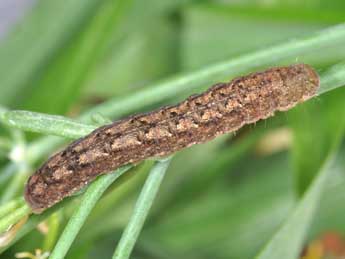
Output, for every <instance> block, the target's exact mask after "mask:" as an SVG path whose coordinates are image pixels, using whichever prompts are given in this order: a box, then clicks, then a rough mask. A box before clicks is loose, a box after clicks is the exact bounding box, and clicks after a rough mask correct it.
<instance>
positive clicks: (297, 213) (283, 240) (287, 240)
mask: <svg viewBox="0 0 345 259" xmlns="http://www.w3.org/2000/svg"><path fill="white" fill-rule="evenodd" d="M330 165H331V161H328V162H327V163H326V165H325V166H324V167H323V168H322V170H321V171H320V174H319V175H318V176H317V178H316V179H315V180H314V182H313V183H312V185H311V186H310V188H309V189H308V191H307V192H306V193H305V195H304V197H303V198H302V200H301V201H300V202H299V203H298V205H297V207H296V209H295V210H294V211H293V213H292V214H291V215H290V217H289V218H288V219H287V220H286V222H285V223H284V224H283V225H282V227H281V228H280V229H279V230H278V232H277V233H276V234H275V235H274V236H273V238H272V239H271V240H270V242H269V243H268V244H267V245H266V246H265V247H264V249H263V250H262V251H261V252H260V254H259V255H258V256H257V257H256V258H257V259H276V258H279V259H291V258H298V255H299V253H300V251H301V248H302V245H303V241H304V238H305V236H306V234H307V231H308V228H309V226H310V224H311V221H312V220H313V216H314V212H315V211H316V209H317V206H318V203H319V201H320V197H321V194H322V190H323V188H324V185H325V183H326V180H327V179H328V177H329V176H330V173H331V170H329V169H330Z"/></svg>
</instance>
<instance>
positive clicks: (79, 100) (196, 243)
mask: <svg viewBox="0 0 345 259" xmlns="http://www.w3.org/2000/svg"><path fill="white" fill-rule="evenodd" d="M60 2H61V3H60ZM264 2H265V1H243V3H237V4H235V3H233V1H208V0H206V1H192V0H189V1H188V0H179V1H160V0H148V1H141V0H131V1H125V0H119V1H114V0H102V1H93V0H87V1H85V0H84V1H79V0H77V1H74V0H73V1H70V0H66V1H55V0H49V1H43V0H42V1H39V2H38V3H37V5H36V7H35V8H34V9H33V11H31V12H30V13H29V14H28V15H27V16H26V17H25V18H24V20H23V22H22V23H20V24H19V25H18V26H17V28H16V29H15V30H14V31H13V32H12V33H11V34H10V36H9V37H8V38H7V39H4V40H3V42H2V43H1V45H0V85H1V90H2V91H1V96H0V105H1V107H0V123H1V131H0V132H1V137H0V163H1V168H0V187H1V188H0V229H1V231H0V232H5V231H6V230H7V229H8V228H9V227H10V226H11V225H13V224H15V223H16V222H18V220H20V219H22V218H24V217H25V216H27V215H30V213H31V212H30V209H29V207H28V206H27V205H26V203H25V201H24V199H23V198H22V191H23V185H24V183H25V180H26V179H27V177H28V176H29V175H30V174H31V173H32V172H33V171H34V168H37V167H38V166H39V163H40V162H42V161H44V160H45V159H46V158H47V157H48V156H49V155H50V154H52V153H53V152H55V151H56V150H57V149H58V148H60V147H61V146H62V145H63V144H64V143H65V142H66V139H77V138H79V137H82V136H84V135H86V134H88V133H89V132H91V131H92V130H94V129H95V128H97V127H98V126H99V125H103V124H106V123H108V121H109V120H110V119H112V120H113V119H118V118H121V117H123V116H125V115H128V114H131V113H134V112H144V111H147V110H150V109H153V108H155V107H158V106H160V105H163V104H171V103H174V102H176V101H177V100H180V99H182V98H185V97H186V96H187V95H188V94H191V93H195V92H198V91H201V90H203V89H206V88H207V87H209V85H210V84H213V83H215V82H219V81H224V80H226V81H228V80H230V79H231V78H233V77H235V76H239V75H242V74H245V73H247V72H251V71H255V70H259V69H262V68H265V67H269V66H277V65H281V64H290V63H296V62H304V63H309V64H311V65H312V66H314V67H316V68H317V70H318V72H319V74H320V79H321V87H320V89H319V92H318V94H319V96H318V97H316V98H314V99H313V100H311V101H309V102H307V103H305V104H302V105H299V106H298V107H296V108H295V109H293V110H292V111H289V112H288V113H278V114H276V116H274V117H273V118H271V119H269V120H265V121H262V122H259V123H258V124H257V125H255V126H254V125H249V126H247V127H245V128H244V129H242V130H240V131H239V132H238V133H237V134H236V135H234V136H231V137H229V136H223V137H220V138H217V139H216V140H214V141H211V142H209V143H206V144H204V145H199V146H193V147H191V148H189V149H186V150H184V151H181V152H179V153H177V154H175V155H174V158H173V159H171V161H170V159H168V160H159V161H146V162H144V163H142V164H141V165H139V166H135V167H134V166H127V167H124V168H120V169H118V170H116V172H114V173H111V174H106V175H103V176H100V177H99V178H98V179H97V180H96V181H95V182H93V183H92V184H90V186H89V187H88V188H87V189H86V190H83V191H81V192H79V193H77V194H76V195H75V196H73V197H70V198H67V199H65V200H64V201H62V202H61V203H59V204H57V205H56V206H54V207H53V208H51V209H49V210H47V211H46V212H44V213H43V214H40V215H30V217H29V219H28V221H27V223H26V224H25V225H24V226H23V227H21V228H20V229H19V230H18V232H17V233H16V235H15V237H14V239H13V240H10V242H9V243H8V244H6V245H5V246H4V247H2V248H0V252H1V255H0V258H13V255H14V253H16V252H22V251H29V252H34V249H36V248H42V249H44V250H45V251H47V250H48V251H49V252H51V257H50V258H55V259H56V258H73V259H77V258H95V257H99V258H110V257H111V256H113V258H117V259H118V258H129V257H131V258H176V257H179V258H188V259H190V258H192V259H193V258H260V259H270V258H272V259H273V258H274V259H276V258H287V259H290V258H297V257H299V255H300V253H301V250H302V249H303V247H304V246H305V245H306V244H307V242H308V241H309V240H311V239H314V238H317V237H320V235H322V234H323V233H324V232H325V231H327V230H330V229H332V230H335V231H337V232H339V233H341V234H345V224H344V222H343V215H344V213H345V205H344V204H345V193H344V191H343V190H344V189H345V175H344V173H343V172H344V170H345V168H344V159H343V157H344V147H343V137H344V130H345V113H344V112H345V109H344V99H345V96H344V95H345V91H344V88H342V86H344V85H345V63H344V62H343V60H344V58H345V51H344V46H345V24H342V22H344V20H345V18H344V17H343V13H344V10H343V8H344V6H343V1H341V0H335V1H332V3H329V1H326V0H322V1H316V0H308V1H285V0H276V1H270V5H264ZM266 4H267V3H266ZM148 7H149V8H148ZM71 117H73V119H71ZM281 129H283V131H280V130H281ZM26 132H34V133H36V134H35V135H32V134H30V135H27V136H26V135H25V134H26ZM276 132H285V133H283V135H280V137H279V139H278V140H275V141H273V144H275V143H278V144H279V143H280V141H282V140H283V139H288V140H287V143H285V142H284V143H285V144H284V143H283V144H282V146H280V148H279V149H278V152H277V151H276V150H275V149H274V148H272V147H271V146H270V144H272V143H271V142H272V141H271V142H270V141H268V140H267V138H266V137H270V136H272V135H275V134H276ZM286 132H288V135H284V134H286ZM37 133H39V134H43V135H49V136H42V137H37ZM280 134H282V133H280ZM289 134H290V135H289ZM262 145H264V146H265V147H266V148H267V147H268V150H269V151H268V153H267V151H265V152H266V153H265V152H264V151H262V149H260V147H262ZM286 145H287V146H286ZM270 147H271V148H270ZM338 149H339V150H340V151H339V152H338ZM260 150H261V151H260ZM287 150H289V151H290V152H287ZM168 166H169V174H166V175H165V172H166V171H167V169H168ZM130 168H131V170H129V169H130ZM163 177H164V178H165V179H164V181H163ZM145 179H146V180H145ZM142 186H143V187H142ZM160 186H161V187H160ZM140 189H141V191H140ZM139 191H140V193H139ZM138 193H139V195H138ZM151 207H152V208H151ZM149 211H150V214H149ZM41 222H44V225H45V226H47V227H48V230H49V231H48V234H43V235H42V234H41V233H38V232H37V231H36V230H35V228H36V227H37V225H38V224H39V223H41ZM144 222H145V226H144ZM41 227H42V225H41ZM121 232H123V234H121ZM6 233H7V234H8V233H9V232H6ZM6 233H5V234H6ZM3 237H4V236H3ZM116 244H117V245H116ZM115 247H116V249H115ZM114 250H115V252H114ZM131 254H132V255H131Z"/></svg>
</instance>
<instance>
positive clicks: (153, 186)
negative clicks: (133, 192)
mask: <svg viewBox="0 0 345 259" xmlns="http://www.w3.org/2000/svg"><path fill="white" fill-rule="evenodd" d="M170 160H171V158H168V159H166V160H164V161H159V162H157V163H156V165H155V166H154V167H153V168H152V169H151V171H150V174H149V176H148V178H147V180H146V182H145V184H144V187H143V189H142V191H141V193H140V196H139V198H138V200H137V203H136V205H135V208H134V211H133V213H132V216H131V218H130V220H129V223H128V225H127V227H126V229H125V231H124V232H123V234H122V237H121V239H120V242H119V244H118V246H117V248H116V250H115V253H114V255H113V259H126V258H129V256H130V254H131V252H132V250H133V248H134V245H135V242H136V240H137V239H138V236H139V233H140V231H141V229H142V228H143V225H144V222H145V219H146V217H147V215H148V213H149V210H150V208H151V206H152V204H153V201H154V198H155V197H156V195H157V192H158V189H159V186H160V184H161V182H162V180H163V177H164V175H165V172H166V170H167V169H168V166H169V163H170Z"/></svg>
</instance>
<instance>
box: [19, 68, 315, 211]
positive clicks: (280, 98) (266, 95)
mask: <svg viewBox="0 0 345 259" xmlns="http://www.w3.org/2000/svg"><path fill="white" fill-rule="evenodd" d="M318 87H319V77H318V75H317V73H316V72H315V71H314V70H313V69H312V68H311V67H310V66H309V65H305V64H297V65H291V66H288V67H274V68H271V69H269V70H266V71H264V72H258V73H253V74H250V75H247V76H244V77H239V78H236V79H234V80H232V81H231V82H229V83H219V84H216V85H214V86H212V87H211V88H210V89H209V90H207V91H206V92H204V93H202V94H199V95H193V96H190V97H189V98H188V99H186V100H185V101H182V102H181V103H179V104H177V105H175V106H168V107H162V108H160V109H157V110H155V111H152V112H150V113H145V114H138V115H134V116H131V117H128V118H125V119H122V120H119V121H116V122H114V123H112V124H110V125H106V126H103V127H100V128H98V129H96V130H95V131H93V132H92V133H90V134H89V135H87V136H86V137H84V138H81V139H79V140H77V141H75V142H73V143H72V144H70V145H69V146H68V147H67V148H66V149H65V150H63V151H61V152H59V153H57V154H55V155H54V156H52V157H51V158H50V159H49V160H48V161H47V162H45V163H44V164H43V165H42V167H41V168H39V169H38V170H37V172H36V173H35V174H34V175H32V176H31V177H30V179H29V180H28V183H27V185H26V190H25V199H26V201H27V202H28V203H29V205H30V206H31V208H32V210H33V212H34V213H41V212H42V211H44V210H45V209H47V208H49V207H51V206H53V205H54V204H55V203H57V202H59V201H61V200H62V199H63V198H65V197H67V196H70V195H72V194H73V193H74V192H76V191H78V190H80V189H81V188H82V187H83V186H85V185H87V184H88V183H89V182H90V181H92V180H94V179H95V177H97V176H98V175H100V174H103V173H105V172H109V171H112V170H114V169H116V168H118V167H120V166H123V165H125V164H129V163H137V162H139V161H141V160H143V159H147V158H150V157H161V156H167V155H169V154H171V153H174V152H176V151H178V150H180V149H183V148H186V147H189V146H191V145H194V144H198V143H203V142H206V141H208V140H211V139H213V138H215V137H216V136H218V135H221V134H224V133H228V132H232V131H235V130H237V129H239V128H241V127H242V126H243V125H245V124H249V123H253V122H256V121H258V120H260V119H266V118H267V117H270V116H272V115H273V114H274V112H275V111H285V110H288V109H290V108H292V107H293V106H295V105H296V104H297V103H300V102H303V101H305V100H307V99H309V98H311V97H313V96H315V95H316V92H317V89H318Z"/></svg>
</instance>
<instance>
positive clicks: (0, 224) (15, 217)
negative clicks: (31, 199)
mask: <svg viewBox="0 0 345 259" xmlns="http://www.w3.org/2000/svg"><path fill="white" fill-rule="evenodd" d="M30 212H31V208H30V207H29V206H28V205H27V204H26V203H24V205H23V206H21V207H20V208H18V209H16V210H15V211H13V212H12V213H11V214H10V215H8V216H7V217H4V218H2V219H1V220H0V233H2V232H4V231H6V230H7V229H8V228H9V227H10V226H11V225H13V224H15V223H17V222H18V221H19V220H20V219H21V218H23V217H25V216H26V215H28V214H29V213H30Z"/></svg>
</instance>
